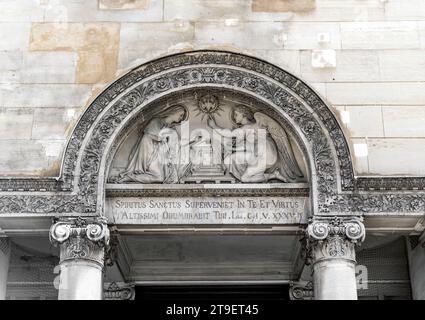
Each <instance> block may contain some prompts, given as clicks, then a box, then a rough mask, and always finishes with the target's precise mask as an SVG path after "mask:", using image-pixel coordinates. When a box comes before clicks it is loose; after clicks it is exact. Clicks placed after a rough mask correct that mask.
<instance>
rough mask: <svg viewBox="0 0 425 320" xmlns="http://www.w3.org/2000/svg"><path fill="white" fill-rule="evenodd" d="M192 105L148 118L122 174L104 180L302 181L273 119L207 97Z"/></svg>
mask: <svg viewBox="0 0 425 320" xmlns="http://www.w3.org/2000/svg"><path fill="white" fill-rule="evenodd" d="M194 96H196V97H197V96H198V94H197V93H196V92H195V93H194ZM193 100H194V99H193V98H192V99H191V100H190V99H189V101H190V102H191V103H192V104H193V105H192V108H190V107H191V105H190V103H187V102H185V103H180V102H179V103H174V104H172V106H171V107H168V108H165V109H163V110H162V111H157V112H156V113H154V115H153V116H152V119H151V120H150V121H148V123H147V125H146V126H145V127H144V129H143V130H142V134H141V135H140V137H138V138H137V141H136V143H135V145H134V146H133V148H132V151H131V152H130V155H129V157H128V164H127V167H126V169H125V170H123V171H121V172H120V173H119V174H118V176H115V177H113V178H112V179H111V178H110V179H109V181H110V182H115V183H128V182H130V183H131V182H139V183H166V184H174V183H193V182H195V183H200V182H208V181H214V182H217V183H223V182H231V183H233V182H241V183H262V182H268V181H271V180H273V181H274V182H286V183H291V182H299V181H301V180H302V179H303V173H302V172H301V170H300V167H299V165H298V163H297V160H296V158H295V156H294V151H293V149H292V145H291V142H290V139H289V137H288V135H287V133H286V132H285V130H284V129H283V127H282V126H281V125H280V124H279V123H278V122H277V121H276V120H274V119H272V118H271V117H270V116H268V115H266V114H265V113H262V112H258V111H253V110H251V109H250V108H249V107H248V106H246V105H244V104H241V103H235V102H233V101H231V102H229V101H227V102H226V103H224V104H223V105H220V101H219V98H218V97H217V96H216V95H213V94H209V93H208V94H201V96H200V97H199V98H196V101H193ZM167 105H169V104H168V103H167ZM155 108H158V109H161V105H159V106H155ZM191 109H192V110H196V111H198V112H197V114H194V113H193V112H192V113H191V112H190V111H189V110H191ZM222 113H224V116H223V115H222ZM226 116H227V117H226ZM216 118H217V119H218V121H219V122H220V123H224V125H223V127H222V126H219V125H218V124H217V120H216ZM185 120H187V121H185Z"/></svg>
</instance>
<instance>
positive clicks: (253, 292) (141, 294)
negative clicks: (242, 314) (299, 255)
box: [136, 284, 289, 303]
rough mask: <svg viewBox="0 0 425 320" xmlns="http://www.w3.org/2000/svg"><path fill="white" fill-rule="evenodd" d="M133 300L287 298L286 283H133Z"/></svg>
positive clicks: (267, 299)
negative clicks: (168, 284) (162, 284)
mask: <svg viewBox="0 0 425 320" xmlns="http://www.w3.org/2000/svg"><path fill="white" fill-rule="evenodd" d="M136 300H139V301H144V302H147V303H148V302H194V301H199V302H216V301H226V302H231V301H244V302H252V303H255V302H280V301H286V300H289V285H288V284H276V285H269V284H268V285H190V286H188V285H184V286H137V287H136Z"/></svg>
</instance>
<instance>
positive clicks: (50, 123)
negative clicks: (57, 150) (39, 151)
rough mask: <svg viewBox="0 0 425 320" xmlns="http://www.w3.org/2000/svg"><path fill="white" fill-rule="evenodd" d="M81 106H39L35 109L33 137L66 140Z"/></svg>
mask: <svg viewBox="0 0 425 320" xmlns="http://www.w3.org/2000/svg"><path fill="white" fill-rule="evenodd" d="M80 113H81V108H37V109H35V110H34V122H33V127H32V133H31V136H32V139H40V140H64V139H67V138H68V137H69V135H70V134H71V131H72V129H73V127H74V126H75V124H76V122H77V119H78V117H79V115H80Z"/></svg>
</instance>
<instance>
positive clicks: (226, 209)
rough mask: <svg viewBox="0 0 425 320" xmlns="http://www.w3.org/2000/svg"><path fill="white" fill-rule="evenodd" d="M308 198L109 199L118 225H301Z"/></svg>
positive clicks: (109, 208)
mask: <svg viewBox="0 0 425 320" xmlns="http://www.w3.org/2000/svg"><path fill="white" fill-rule="evenodd" d="M307 208H308V198H306V197H240V198H236V197H201V198H200V197H189V198H172V197H170V198H166V197H158V198H157V197H152V198H130V197H115V198H109V199H107V208H106V209H107V216H108V218H109V219H110V221H114V223H116V224H149V225H155V224H156V225H181V224H183V225H188V224H189V225H190V224H195V225H197V224H223V225H225V224H299V223H306V221H307V213H308V210H307Z"/></svg>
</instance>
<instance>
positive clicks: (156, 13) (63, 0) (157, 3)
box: [44, 0, 163, 22]
mask: <svg viewBox="0 0 425 320" xmlns="http://www.w3.org/2000/svg"><path fill="white" fill-rule="evenodd" d="M112 1H113V0H106V1H105V2H109V3H112ZM124 1H125V2H127V1H126V0H122V1H120V0H117V1H116V2H124ZM143 1H144V0H134V3H135V5H136V6H137V5H142V4H143ZM128 2H131V0H130V1H128ZM136 3H137V4H136ZM162 15H163V0H149V1H148V4H147V7H146V9H144V10H139V9H136V10H134V9H129V10H127V9H126V10H116V9H114V10H111V9H106V8H105V9H102V8H100V6H99V0H73V1H69V0H55V1H54V2H50V4H48V5H47V6H46V11H45V16H44V21H45V22H147V21H162Z"/></svg>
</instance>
